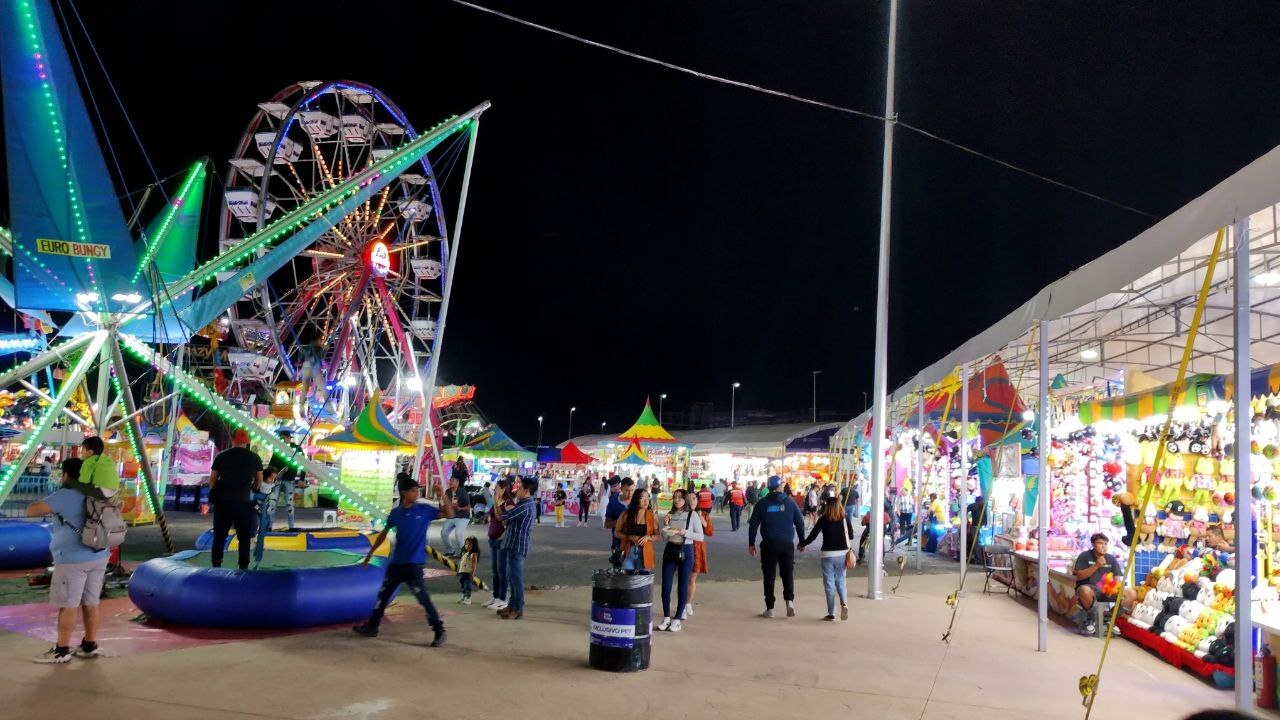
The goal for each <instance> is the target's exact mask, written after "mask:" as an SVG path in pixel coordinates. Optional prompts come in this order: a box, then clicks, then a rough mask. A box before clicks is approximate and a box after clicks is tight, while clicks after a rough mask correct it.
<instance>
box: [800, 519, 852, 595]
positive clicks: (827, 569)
mask: <svg viewBox="0 0 1280 720" xmlns="http://www.w3.org/2000/svg"><path fill="white" fill-rule="evenodd" d="M818 533H822V589H823V590H824V591H826V593H827V616H826V618H824V619H825V620H835V619H836V596H837V595H839V597H840V619H841V620H848V619H849V605H848V603H847V602H846V597H845V574H846V573H847V572H848V567H849V566H850V565H852V564H853V556H852V555H850V554H849V553H850V550H852V549H853V541H852V538H853V523H851V522H849V518H848V517H847V516H845V513H844V508H842V507H840V498H839V497H837V496H835V495H827V496H825V497H824V498H823V500H822V514H821V515H820V516H819V518H818V522H817V523H815V524H814V526H813V530H812V531H811V532H810V533H809V537H807V538H805V539H804V541H802V542H801V543H800V547H801V548H803V547H804V546H806V545H808V544H809V543H811V542H813V541H814V539H816V538H817V537H818ZM846 562H847V563H848V565H846Z"/></svg>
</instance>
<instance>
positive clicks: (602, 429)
mask: <svg viewBox="0 0 1280 720" xmlns="http://www.w3.org/2000/svg"><path fill="white" fill-rule="evenodd" d="M604 426H605V423H600V434H601V435H603V434H604Z"/></svg>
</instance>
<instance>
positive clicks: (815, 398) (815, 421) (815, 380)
mask: <svg viewBox="0 0 1280 720" xmlns="http://www.w3.org/2000/svg"><path fill="white" fill-rule="evenodd" d="M821 374H822V371H821V370H814V371H813V424H814V425H817V424H818V376H819V375H821Z"/></svg>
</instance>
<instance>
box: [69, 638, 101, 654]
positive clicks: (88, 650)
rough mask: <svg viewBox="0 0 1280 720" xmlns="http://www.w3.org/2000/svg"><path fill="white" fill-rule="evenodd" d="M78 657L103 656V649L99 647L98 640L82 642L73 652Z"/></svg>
mask: <svg viewBox="0 0 1280 720" xmlns="http://www.w3.org/2000/svg"><path fill="white" fill-rule="evenodd" d="M71 654H72V655H75V656H76V657H78V658H96V657H102V650H100V649H99V648H98V643H96V642H82V643H80V647H78V648H76V649H75V650H74V651H73V652H72V653H71Z"/></svg>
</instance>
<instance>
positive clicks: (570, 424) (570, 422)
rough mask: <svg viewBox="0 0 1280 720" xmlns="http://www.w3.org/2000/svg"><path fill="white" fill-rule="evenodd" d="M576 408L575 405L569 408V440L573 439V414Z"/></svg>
mask: <svg viewBox="0 0 1280 720" xmlns="http://www.w3.org/2000/svg"><path fill="white" fill-rule="evenodd" d="M577 410H578V408H576V407H571V408H569V439H570V440H572V439H573V414H574V413H575V412H577Z"/></svg>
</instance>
